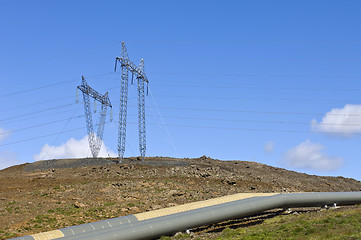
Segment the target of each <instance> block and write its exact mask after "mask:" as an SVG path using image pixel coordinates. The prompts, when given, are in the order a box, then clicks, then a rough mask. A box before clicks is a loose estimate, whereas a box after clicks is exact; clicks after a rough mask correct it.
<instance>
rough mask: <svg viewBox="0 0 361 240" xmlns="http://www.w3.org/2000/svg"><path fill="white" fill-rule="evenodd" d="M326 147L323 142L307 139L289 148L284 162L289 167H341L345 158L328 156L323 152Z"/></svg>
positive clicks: (334, 168) (321, 169) (325, 168)
mask: <svg viewBox="0 0 361 240" xmlns="http://www.w3.org/2000/svg"><path fill="white" fill-rule="evenodd" d="M324 149H325V147H324V146H323V145H322V144H320V143H313V142H311V141H310V140H307V141H305V142H303V143H301V144H299V145H298V146H296V147H294V148H292V149H290V150H288V151H287V152H286V153H285V154H284V156H283V159H282V162H283V163H284V164H285V165H286V166H288V167H293V168H298V169H312V170H319V171H331V170H336V169H338V168H340V167H341V166H342V163H343V159H342V158H338V157H331V156H328V155H327V154H326V153H324V152H322V150H324Z"/></svg>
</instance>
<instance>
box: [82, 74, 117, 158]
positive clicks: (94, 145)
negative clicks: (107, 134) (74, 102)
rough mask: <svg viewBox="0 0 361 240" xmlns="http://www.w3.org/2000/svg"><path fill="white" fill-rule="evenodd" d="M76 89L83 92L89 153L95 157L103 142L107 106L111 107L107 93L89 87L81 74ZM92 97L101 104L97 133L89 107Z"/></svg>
mask: <svg viewBox="0 0 361 240" xmlns="http://www.w3.org/2000/svg"><path fill="white" fill-rule="evenodd" d="M78 89H79V90H80V91H82V92H83V99H84V111H85V118H86V125H87V130H88V141H89V147H90V150H91V153H92V155H93V157H94V158H96V157H97V156H98V154H99V151H100V148H101V146H102V142H103V133H104V124H105V117H106V115H107V107H108V106H109V107H112V105H111V103H110V100H109V97H108V93H105V94H104V95H101V94H100V93H98V92H97V91H95V90H94V89H93V88H91V87H90V86H89V85H88V83H87V82H86V81H85V78H84V77H83V76H82V84H81V85H80V86H78ZM90 97H91V98H93V99H94V101H98V102H100V103H101V104H102V106H101V111H100V118H99V121H98V124H97V125H98V126H97V134H95V133H94V127H93V117H92V112H91V108H90V99H89V98H90Z"/></svg>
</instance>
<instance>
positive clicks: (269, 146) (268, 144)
mask: <svg viewBox="0 0 361 240" xmlns="http://www.w3.org/2000/svg"><path fill="white" fill-rule="evenodd" d="M274 148H275V143H274V142H272V141H268V142H266V144H265V145H264V151H265V153H266V154H271V153H272V152H273V150H274Z"/></svg>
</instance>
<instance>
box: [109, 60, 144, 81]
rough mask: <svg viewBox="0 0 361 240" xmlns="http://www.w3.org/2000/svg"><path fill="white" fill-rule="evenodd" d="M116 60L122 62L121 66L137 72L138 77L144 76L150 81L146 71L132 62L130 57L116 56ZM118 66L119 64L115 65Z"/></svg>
mask: <svg viewBox="0 0 361 240" xmlns="http://www.w3.org/2000/svg"><path fill="white" fill-rule="evenodd" d="M116 60H117V61H119V62H120V64H121V66H125V67H126V68H128V70H129V71H131V72H132V73H136V75H137V77H138V78H142V79H143V81H145V82H147V83H149V80H148V77H147V75H146V74H145V72H144V71H143V70H142V69H141V68H139V67H137V66H136V65H135V64H134V63H133V62H131V61H130V60H129V59H127V58H123V57H116ZM116 67H117V65H115V68H116Z"/></svg>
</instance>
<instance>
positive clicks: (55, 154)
mask: <svg viewBox="0 0 361 240" xmlns="http://www.w3.org/2000/svg"><path fill="white" fill-rule="evenodd" d="M90 156H91V152H90V149H89V143H88V136H85V137H84V138H82V139H80V140H77V139H74V138H71V139H69V140H68V141H67V142H65V143H64V144H62V145H59V146H50V145H48V144H45V145H44V146H43V147H42V149H41V151H40V153H39V154H36V155H34V156H33V159H34V160H35V161H39V160H45V159H62V158H85V157H90ZM98 156H99V157H108V156H112V157H114V156H117V154H116V153H115V152H113V151H111V150H110V149H109V148H108V147H106V146H105V145H104V143H103V144H102V147H101V149H100V152H99V155H98Z"/></svg>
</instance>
